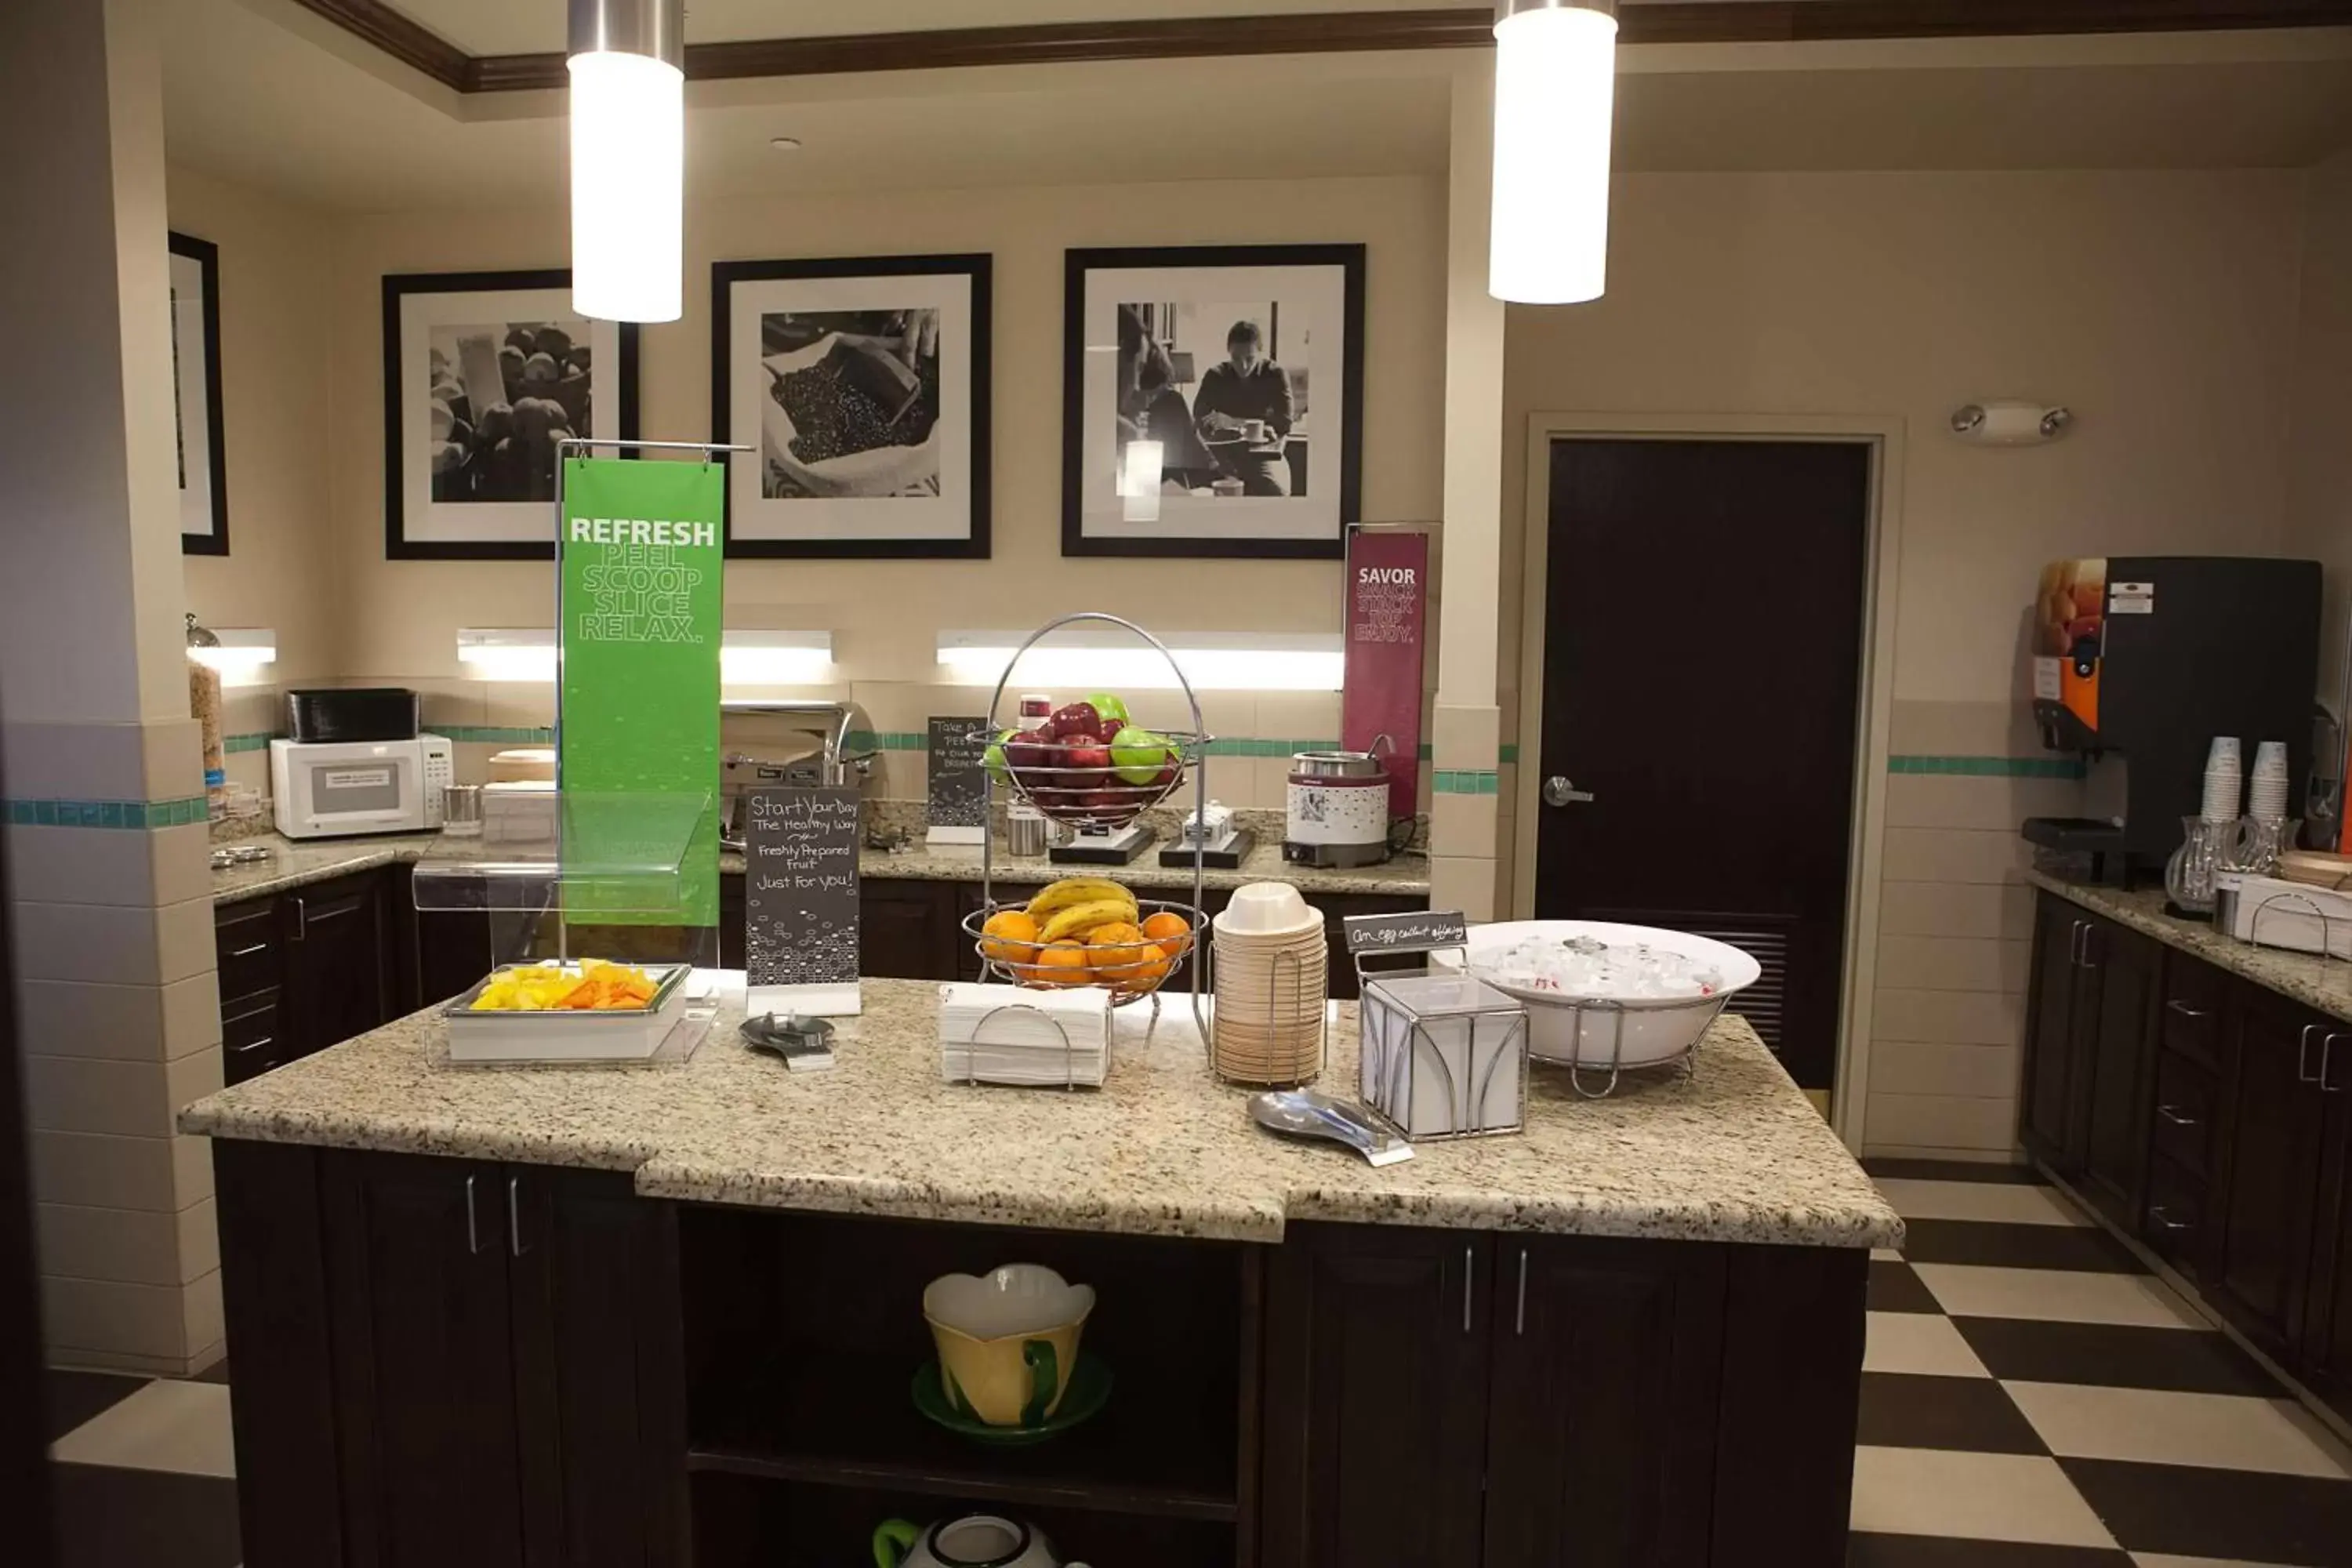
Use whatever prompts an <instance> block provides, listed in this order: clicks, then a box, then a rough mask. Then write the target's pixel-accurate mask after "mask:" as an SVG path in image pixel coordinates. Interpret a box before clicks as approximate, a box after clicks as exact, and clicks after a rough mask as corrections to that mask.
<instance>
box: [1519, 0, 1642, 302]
mask: <svg viewBox="0 0 2352 1568" xmlns="http://www.w3.org/2000/svg"><path fill="white" fill-rule="evenodd" d="M1612 10H1613V6H1612V5H1610V4H1608V3H1607V0H1587V3H1584V4H1577V3H1574V0H1506V4H1505V5H1503V6H1502V10H1501V19H1500V20H1498V21H1496V24H1495V195H1494V203H1495V213H1494V228H1493V231H1492V237H1493V247H1492V251H1491V254H1490V256H1489V257H1488V260H1487V274H1486V291H1487V292H1488V293H1490V294H1492V295H1494V296H1495V298H1496V299H1497V300H1511V301H1514V302H1516V303H1518V304H1524V305H1570V304H1575V303H1577V302H1578V301H1580V300H1597V299H1599V298H1600V297H1601V290H1602V289H1603V288H1604V287H1605V286H1606V283H1607V280H1608V262H1609V126H1610V119H1611V113H1612V108H1613V105H1614V103H1615V99H1616V88H1617V18H1616V17H1615V16H1613V15H1612Z"/></svg>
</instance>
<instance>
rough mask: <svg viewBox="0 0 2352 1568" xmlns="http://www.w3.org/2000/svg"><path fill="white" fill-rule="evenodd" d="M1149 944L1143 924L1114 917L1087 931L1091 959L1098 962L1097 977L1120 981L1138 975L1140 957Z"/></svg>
mask: <svg viewBox="0 0 2352 1568" xmlns="http://www.w3.org/2000/svg"><path fill="white" fill-rule="evenodd" d="M1145 945H1146V943H1145V942H1144V940H1143V931H1142V930H1141V929H1140V928H1139V927H1137V926H1131V925H1129V924H1128V923H1127V922H1126V921H1112V922H1111V923H1110V924H1108V925H1101V926H1097V927H1095V929H1094V930H1093V931H1088V932H1087V963H1091V964H1093V965H1094V971H1095V978H1096V979H1097V980H1099V981H1101V982H1102V983H1103V984H1106V985H1116V984H1119V983H1120V982H1122V981H1125V980H1129V979H1132V978H1133V977H1134V973H1135V963H1136V960H1137V959H1138V958H1139V957H1140V956H1141V955H1142V952H1143V949H1144V947H1145Z"/></svg>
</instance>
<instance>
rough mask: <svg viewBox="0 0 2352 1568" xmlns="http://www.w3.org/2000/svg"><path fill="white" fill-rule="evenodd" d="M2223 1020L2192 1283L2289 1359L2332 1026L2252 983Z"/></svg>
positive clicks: (2298, 1318)
mask: <svg viewBox="0 0 2352 1568" xmlns="http://www.w3.org/2000/svg"><path fill="white" fill-rule="evenodd" d="M2329 1027H2330V1026H2329V1025H2328V1023H2327V1021H2326V1019H2325V1018H2322V1017H2321V1016H2318V1015H2316V1014H2315V1013H2313V1012H2311V1011H2310V1010H2309V1009H2307V1008H2305V1007H2300V1006H2298V1005H2295V1004H2294V1003H2292V1002H2290V1001H2288V1000H2287V999H2286V998H2285V997H2284V996H2281V995H2279V994H2276V993H2274V992H2271V991H2267V990H2264V989H2262V988H2260V987H2258V986H2253V985H2246V986H2243V987H2242V988H2241V989H2240V991H2239V992H2238V994H2236V995H2235V997H2233V999H2232V1005H2231V1030H2230V1037H2231V1047H2230V1070H2229V1073H2228V1077H2227V1079H2226V1082H2225V1085H2224V1088H2223V1098H2222V1103H2221V1130H2222V1131H2221V1175H2220V1178H2219V1180H2218V1181H2217V1183H2216V1187H2217V1190H2218V1192H2219V1194H2220V1202H2219V1205H2218V1210H2219V1212H2218V1214H2217V1215H2215V1221H2216V1224H2215V1234H2214V1235H2213V1237H2211V1238H2210V1242H2209V1247H2210V1252H2209V1258H2210V1264H2209V1267H2208V1268H2207V1269H2206V1270H2205V1271H2204V1273H2203V1275H2202V1278H2201V1279H2200V1283H2201V1284H2202V1285H2203V1286H2204V1288H2205V1292H2206V1294H2207V1296H2208V1297H2209V1298H2210V1300H2212V1302H2213V1304H2214V1305H2215V1306H2216V1307H2218V1308H2219V1309H2220V1310H2221V1311H2222V1313H2223V1314H2224V1315H2226V1316H2227V1317H2228V1318H2229V1319H2230V1321H2232V1322H2233V1323H2235V1324H2237V1325H2238V1327H2239V1328H2240V1329H2242V1330H2243V1331H2245V1333H2246V1335H2247V1336H2248V1337H2249V1338H2251V1339H2252V1340H2253V1341H2254V1342H2257V1343H2258V1344H2261V1345H2263V1347H2264V1348H2265V1349H2267V1350H2270V1351H2272V1352H2273V1353H2276V1354H2280V1355H2282V1356H2284V1357H2286V1358H2288V1359H2290V1360H2292V1359H2293V1353H2294V1347H2295V1343H2296V1341H2297V1339H2298V1337H2299V1336H2300V1335H2301V1333H2302V1331H2303V1328H2304V1321H2305V1292H2306V1290H2307V1289H2308V1288H2309V1285H2310V1283H2311V1279H2312V1262H2313V1250H2314V1245H2315V1241H2316V1239H2317V1229H2316V1226H2317V1223H2318V1217H2319V1212H2320V1207H2321V1198H2322V1194H2321V1193H2320V1176H2321V1169H2320V1167H2321V1164H2322V1160H2321V1152H2322V1146H2323V1137H2322V1134H2323V1131H2324V1130H2325V1125H2326V1120H2327V1118H2326V1110H2327V1106H2326V1096H2325V1093H2324V1091H2323V1090H2322V1089H2321V1087H2320V1081H2319V1079H2320V1075H2319V1070H2318V1069H2319V1068H2320V1066H2321V1063H2322V1058H2323V1057H2324V1056H2325V1054H2326V1037H2327V1034H2328V1032H2329ZM2339 1195H2340V1194H2339Z"/></svg>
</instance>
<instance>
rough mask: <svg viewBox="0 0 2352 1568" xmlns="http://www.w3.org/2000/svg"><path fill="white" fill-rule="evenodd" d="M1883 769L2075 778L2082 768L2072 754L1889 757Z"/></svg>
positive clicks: (1990, 776)
mask: <svg viewBox="0 0 2352 1568" xmlns="http://www.w3.org/2000/svg"><path fill="white" fill-rule="evenodd" d="M1886 771H1887V772H1888V773H1935V774H1941V775H1943V776H1946V777H1957V778H1979V779H2004V778H2005V779H2079V778H2081V777H2082V776H2083V772H2084V769H2083V763H2082V762H2081V760H2080V759H2078V758H2074V757H1889V758H1887V759H1886Z"/></svg>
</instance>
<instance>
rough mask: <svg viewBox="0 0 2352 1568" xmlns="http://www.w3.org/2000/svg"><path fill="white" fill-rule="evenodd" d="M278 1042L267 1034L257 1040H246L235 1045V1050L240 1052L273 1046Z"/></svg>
mask: <svg viewBox="0 0 2352 1568" xmlns="http://www.w3.org/2000/svg"><path fill="white" fill-rule="evenodd" d="M277 1043H278V1042H277V1041H276V1040H274V1039H272V1038H270V1037H268V1035H264V1036H262V1037H261V1038H259V1039H257V1040H247V1042H246V1043H245V1044H243V1045H241V1046H239V1047H237V1050H238V1052H239V1053H240V1054H242V1053H243V1052H246V1051H257V1050H259V1049H260V1048H261V1047H264V1046H274V1045H276V1044H277Z"/></svg>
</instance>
